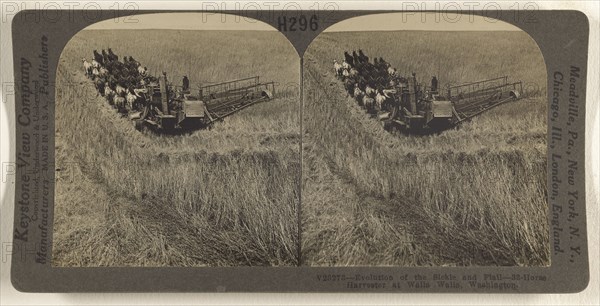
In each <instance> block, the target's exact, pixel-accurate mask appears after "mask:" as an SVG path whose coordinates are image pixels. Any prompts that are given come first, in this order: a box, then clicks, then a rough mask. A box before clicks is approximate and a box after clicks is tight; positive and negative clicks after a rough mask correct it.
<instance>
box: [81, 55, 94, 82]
mask: <svg viewBox="0 0 600 306" xmlns="http://www.w3.org/2000/svg"><path fill="white" fill-rule="evenodd" d="M81 61H82V62H83V71H84V72H85V76H87V77H89V76H91V75H92V64H90V62H88V61H87V60H86V59H85V57H84V58H82V59H81Z"/></svg>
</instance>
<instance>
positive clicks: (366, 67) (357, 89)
mask: <svg viewBox="0 0 600 306" xmlns="http://www.w3.org/2000/svg"><path fill="white" fill-rule="evenodd" d="M333 68H334V71H335V74H336V76H337V78H338V79H340V80H342V82H344V88H345V89H346V91H347V92H348V95H350V96H352V97H354V98H355V99H356V101H357V102H358V104H359V105H360V106H362V107H364V108H365V109H366V110H367V112H368V113H370V114H377V113H378V112H382V111H390V110H391V108H392V107H394V106H397V105H400V101H399V99H400V98H399V95H398V94H396V93H397V92H398V91H400V93H402V90H404V89H406V88H408V81H409V80H408V79H407V78H405V77H402V76H400V75H399V74H398V71H397V69H396V68H393V67H392V66H391V65H390V64H389V63H388V62H387V61H385V60H384V59H383V58H381V57H379V58H377V57H375V58H374V59H373V61H370V59H369V57H368V56H366V55H365V54H364V53H363V51H362V50H358V52H356V51H352V54H350V53H349V52H348V51H345V52H344V60H343V61H342V63H341V64H340V63H339V62H338V61H337V60H334V61H333ZM412 78H413V79H414V78H415V74H414V73H413V75H412ZM431 83H432V87H431V90H432V91H433V90H435V91H437V79H436V77H435V76H434V77H433V79H432V81H431Z"/></svg>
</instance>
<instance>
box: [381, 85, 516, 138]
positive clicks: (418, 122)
mask: <svg viewBox="0 0 600 306" xmlns="http://www.w3.org/2000/svg"><path fill="white" fill-rule="evenodd" d="M522 86H523V85H522V83H521V82H520V81H519V82H509V81H508V77H506V76H504V77H500V78H494V79H488V80H483V81H478V82H472V83H466V84H461V85H457V86H449V87H447V90H446V91H445V93H441V92H440V91H438V88H437V80H435V81H433V80H432V86H423V85H422V84H419V83H418V82H417V80H416V77H415V76H414V75H413V76H412V77H409V78H408V79H407V82H405V83H401V84H400V85H399V86H398V87H397V88H396V89H395V90H394V95H393V102H392V103H390V104H389V105H388V106H387V108H386V109H384V110H382V111H381V112H380V113H379V119H380V120H381V121H382V123H383V124H384V127H386V128H391V127H398V128H400V129H401V130H405V131H408V132H411V133H430V132H439V131H443V130H445V129H449V128H452V127H455V126H457V125H459V124H460V123H462V122H464V121H467V120H469V119H471V118H473V117H475V116H477V115H480V114H481V113H483V112H486V111H489V110H491V109H493V108H495V107H497V106H499V105H502V104H504V103H507V102H510V101H516V100H518V99H519V98H520V97H521V92H522Z"/></svg>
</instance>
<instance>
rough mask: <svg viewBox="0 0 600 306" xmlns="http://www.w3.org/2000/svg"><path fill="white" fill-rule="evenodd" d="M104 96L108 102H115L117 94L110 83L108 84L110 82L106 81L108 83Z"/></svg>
mask: <svg viewBox="0 0 600 306" xmlns="http://www.w3.org/2000/svg"><path fill="white" fill-rule="evenodd" d="M104 96H105V97H106V99H107V100H108V102H110V103H112V102H113V97H114V96H115V91H114V90H112V88H110V85H109V84H108V82H106V84H104Z"/></svg>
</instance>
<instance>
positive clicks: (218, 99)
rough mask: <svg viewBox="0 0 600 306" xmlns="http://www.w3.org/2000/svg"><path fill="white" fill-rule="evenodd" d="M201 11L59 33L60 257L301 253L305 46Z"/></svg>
mask: <svg viewBox="0 0 600 306" xmlns="http://www.w3.org/2000/svg"><path fill="white" fill-rule="evenodd" d="M203 17H206V16H203V14H202V13H160V14H141V15H134V16H130V17H128V18H127V22H122V21H121V20H119V21H121V22H117V21H116V19H115V20H113V19H109V20H105V21H102V22H99V23H96V24H93V25H90V26H89V27H87V28H85V29H84V30H82V31H80V32H79V33H77V34H76V35H75V36H73V37H72V38H71V40H70V41H69V43H68V44H67V45H66V46H65V48H64V50H63V51H62V54H61V56H60V62H59V66H58V72H57V76H56V83H57V85H56V124H55V137H56V149H55V153H56V165H57V172H56V193H55V215H54V232H53V246H52V248H53V249H52V265H53V266H58V267H96V266H116V267H119V266H144V267H146V266H147V267H163V266H169V267H189V266H295V265H297V264H298V254H299V237H298V221H297V220H298V218H297V214H298V209H299V208H298V206H299V196H300V193H299V186H300V174H301V173H300V120H299V118H300V101H299V99H298V97H299V86H298V84H299V81H300V80H299V73H298V71H299V70H300V66H299V65H300V61H299V57H298V54H297V52H296V51H295V49H294V48H293V46H292V45H291V44H290V43H289V41H288V40H287V39H286V38H285V37H284V36H283V35H282V34H281V33H280V32H278V31H276V29H275V28H273V27H271V26H269V25H267V24H266V23H263V22H260V21H257V20H253V19H250V18H246V17H244V18H242V17H239V16H233V15H232V16H228V15H225V14H223V15H221V16H218V17H215V16H213V18H210V19H203Z"/></svg>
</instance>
